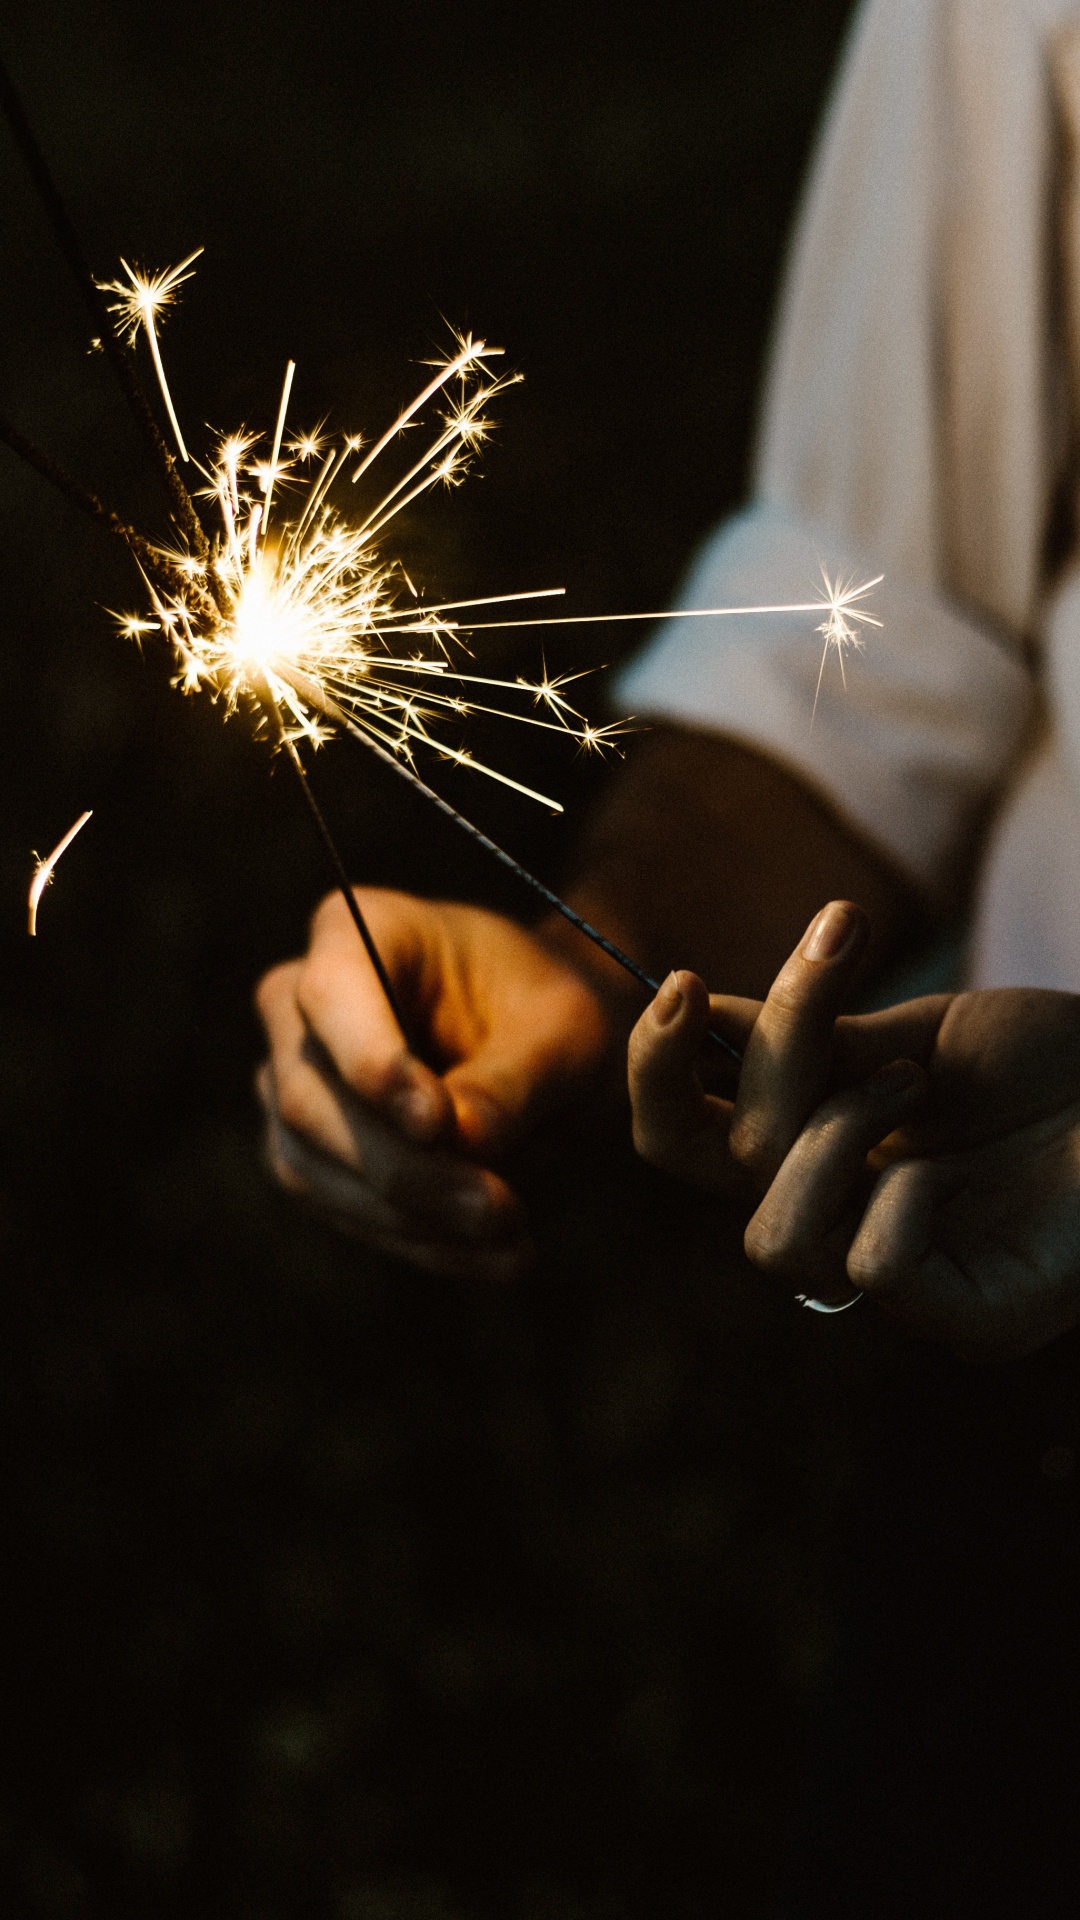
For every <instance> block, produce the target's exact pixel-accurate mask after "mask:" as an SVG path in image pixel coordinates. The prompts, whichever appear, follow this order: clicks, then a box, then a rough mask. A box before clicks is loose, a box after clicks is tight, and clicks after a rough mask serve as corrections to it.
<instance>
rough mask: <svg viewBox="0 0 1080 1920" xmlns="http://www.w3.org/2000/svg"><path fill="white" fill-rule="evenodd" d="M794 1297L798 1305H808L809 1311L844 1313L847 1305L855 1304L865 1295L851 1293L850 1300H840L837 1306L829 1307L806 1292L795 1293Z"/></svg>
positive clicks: (852, 1305)
mask: <svg viewBox="0 0 1080 1920" xmlns="http://www.w3.org/2000/svg"><path fill="white" fill-rule="evenodd" d="M795 1298H796V1300H797V1301H798V1303H799V1305H800V1307H809V1309H810V1311H811V1313H846V1312H847V1310H848V1308H849V1307H854V1306H855V1305H857V1303H858V1302H859V1301H860V1300H862V1299H864V1298H865V1295H864V1294H861V1293H853V1294H852V1296H851V1299H850V1300H842V1301H841V1302H840V1305H839V1306H838V1307H830V1306H829V1305H828V1304H827V1303H826V1302H825V1301H824V1300H814V1299H812V1298H811V1296H810V1295H809V1294H808V1293H797V1294H796V1295H795Z"/></svg>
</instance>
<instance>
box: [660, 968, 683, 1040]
mask: <svg viewBox="0 0 1080 1920" xmlns="http://www.w3.org/2000/svg"><path fill="white" fill-rule="evenodd" d="M682 1003H683V997H682V992H681V990H680V988H679V981H678V976H677V974H674V973H669V974H668V977H667V979H666V980H665V981H664V982H663V984H662V985H661V987H660V991H659V992H658V994H657V996H656V999H655V1000H654V1001H653V1017H654V1019H655V1020H656V1022H657V1024H658V1025H659V1026H661V1027H667V1026H670V1024H671V1022H672V1021H673V1020H674V1019H675V1017H676V1015H677V1014H678V1013H679V1011H680V1009H681V1007H682Z"/></svg>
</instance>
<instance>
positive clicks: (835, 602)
mask: <svg viewBox="0 0 1080 1920" xmlns="http://www.w3.org/2000/svg"><path fill="white" fill-rule="evenodd" d="M821 578H822V581H823V583H824V587H825V600H824V602H823V605H824V606H825V608H826V609H827V611H826V614H825V618H824V620H823V621H822V622H821V625H820V626H819V627H818V632H819V633H820V634H823V635H824V645H823V646H822V649H821V665H820V667H819V668H818V677H817V686H816V687H815V688H814V706H813V711H812V713H811V715H810V725H811V726H813V724H814V720H815V718H816V717H817V705H818V699H819V698H820V695H821V682H822V680H823V678H824V676H825V662H826V660H827V659H828V657H829V649H830V647H835V649H836V658H837V661H838V663H839V666H840V678H841V680H842V682H843V685H844V688H845V691H846V689H847V674H846V672H845V670H844V654H845V653H846V652H848V651H852V652H855V653H861V652H862V650H863V648H864V647H865V645H866V640H865V638H864V636H863V634H862V633H860V631H859V628H860V626H865V627H880V626H881V621H880V620H876V619H875V618H874V615H873V614H872V613H867V611H866V609H865V607H864V606H863V605H862V602H863V601H864V600H865V598H866V596H867V594H868V593H870V592H871V591H872V589H873V588H874V587H879V586H880V585H881V582H882V581H883V579H884V578H885V575H884V574H883V573H879V574H878V575H877V576H876V578H875V579H873V580H867V581H864V582H863V584H862V585H860V586H857V585H855V583H854V582H849V584H848V585H847V586H845V585H844V583H843V581H842V579H841V577H840V575H839V574H837V577H836V580H835V581H832V580H830V579H829V575H828V570H827V569H826V568H825V567H824V566H823V567H822V569H821ZM853 622H854V623H855V624H852V623H853Z"/></svg>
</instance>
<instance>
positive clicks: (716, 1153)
mask: <svg viewBox="0 0 1080 1920" xmlns="http://www.w3.org/2000/svg"><path fill="white" fill-rule="evenodd" d="M709 1017H710V1009H709V995H708V992H707V990H706V988H705V984H704V981H702V980H699V978H698V976H697V974H696V973H687V972H681V973H672V974H669V975H668V978H667V979H666V980H665V981H664V984H663V986H662V987H661V988H660V991H659V993H658V994H657V996H656V999H655V1000H654V1001H653V1003H652V1005H651V1006H650V1007H648V1008H646V1010H645V1012H644V1013H643V1014H642V1016H641V1019H640V1020H639V1021H638V1023H637V1026H636V1027H635V1028H634V1031H633V1033H632V1034H631V1035H630V1048H629V1057H628V1077H629V1084H630V1104H631V1107H632V1109H633V1123H634V1145H635V1147H636V1148H637V1151H638V1153H639V1154H640V1155H641V1157H642V1159H643V1160H647V1161H649V1163H650V1165H652V1166H654V1167H661V1168H663V1169H664V1171H665V1172H667V1173H672V1174H674V1175H675V1176H676V1178H678V1179H681V1180H687V1181H690V1182H691V1183H692V1184H693V1185H694V1186H699V1187H704V1188H705V1189H706V1190H708V1191H718V1190H721V1189H724V1190H726V1189H727V1187H728V1186H730V1184H731V1175H732V1169H731V1165H730V1162H729V1159H728V1152H727V1133H728V1127H729V1124H730V1119H731V1106H730V1103H729V1102H728V1101H726V1100H717V1099H715V1098H713V1097H711V1096H710V1095H708V1094H706V1093H705V1091H704V1089H703V1087H702V1085H701V1081H700V1080H699V1078H698V1075H697V1071H696V1062H697V1059H698V1056H699V1055H700V1053H701V1049H702V1046H703V1045H704V1042H705V1034H706V1031H707V1029H708V1026H709Z"/></svg>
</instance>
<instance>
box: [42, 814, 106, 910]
mask: <svg viewBox="0 0 1080 1920" xmlns="http://www.w3.org/2000/svg"><path fill="white" fill-rule="evenodd" d="M92 815H93V808H91V809H90V810H89V812H87V813H80V815H79V817H78V819H77V820H76V822H75V825H74V826H73V827H69V828H68V830H67V832H66V833H65V835H64V837H63V839H62V840H58V841H57V843H56V845H55V847H54V848H53V850H52V852H51V853H50V854H49V855H48V857H47V858H46V859H44V860H42V859H41V858H40V856H39V855H38V854H35V855H34V858H35V860H36V861H37V866H36V867H35V868H34V877H33V879H32V880H31V882H30V898H29V901H28V906H29V910H30V911H29V923H30V933H31V935H33V934H36V932H37V911H38V905H39V902H40V900H41V896H42V894H43V893H44V891H45V889H46V887H47V886H48V885H49V882H50V881H51V879H52V877H53V873H54V872H55V869H56V863H57V861H58V860H59V859H60V856H61V855H62V854H64V853H66V852H67V850H68V848H69V847H70V845H71V843H72V841H73V840H74V838H75V835H76V834H77V833H81V832H82V830H83V828H84V827H85V825H86V823H87V821H88V820H89V819H91V817H92Z"/></svg>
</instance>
